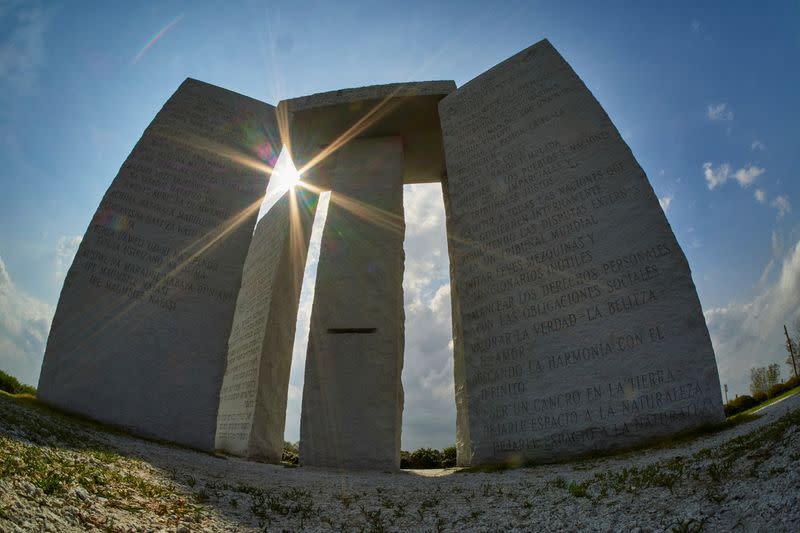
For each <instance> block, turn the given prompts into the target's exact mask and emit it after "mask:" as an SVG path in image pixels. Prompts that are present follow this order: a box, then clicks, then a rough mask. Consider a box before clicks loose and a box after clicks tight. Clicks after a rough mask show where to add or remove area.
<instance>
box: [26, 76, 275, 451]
mask: <svg viewBox="0 0 800 533" xmlns="http://www.w3.org/2000/svg"><path fill="white" fill-rule="evenodd" d="M279 151H280V141H279V139H278V132H277V127H276V120H275V108H274V107H273V106H270V105H267V104H264V103H262V102H259V101H257V100H253V99H251V98H247V97H245V96H241V95H239V94H236V93H233V92H230V91H227V90H225V89H221V88H219V87H214V86H213V85H208V84H205V83H202V82H199V81H196V80H191V79H187V80H186V81H185V82H184V83H183V84H182V85H181V86H180V88H179V89H178V90H177V91H176V92H175V94H174V95H173V96H172V97H171V98H170V99H169V100H168V101H167V103H166V104H165V105H164V107H163V108H162V109H161V111H160V112H159V113H158V115H157V116H156V118H155V119H154V120H153V122H152V123H151V124H150V126H149V127H148V128H147V130H145V132H144V134H143V136H142V138H141V139H140V140H139V142H138V143H137V144H136V146H135V147H134V149H133V151H132V152H131V154H130V155H129V156H128V159H127V160H126V161H125V163H124V164H123V165H122V168H121V169H120V171H119V173H118V174H117V176H116V178H115V179H114V181H113V183H112V184H111V186H110V187H109V189H108V191H107V192H106V194H105V196H104V197H103V200H102V201H101V203H100V206H99V208H98V209H97V212H96V214H95V215H94V218H93V219H92V221H91V223H90V225H89V228H88V229H87V231H86V234H85V236H84V238H83V242H82V243H81V245H80V247H79V249H78V252H77V255H76V256H75V260H74V262H73V264H72V266H71V268H70V270H69V272H68V273H67V277H66V280H65V282H64V288H63V289H62V291H61V298H60V300H59V303H58V308H57V310H56V314H55V317H54V319H53V324H52V327H51V329H50V336H49V339H48V343H47V350H46V353H45V358H44V364H43V366H42V371H41V376H40V379H39V398H40V399H41V400H43V401H45V402H47V403H50V404H53V405H56V406H58V407H61V408H63V409H66V410H69V411H74V412H77V413H81V414H83V415H86V416H89V417H92V418H95V419H98V420H101V421H103V422H107V423H112V424H116V425H119V426H124V427H126V428H128V429H129V430H130V431H132V432H134V433H137V434H141V435H145V436H149V437H155V438H159V439H165V440H169V441H174V442H178V443H181V444H185V445H189V446H193V447H197V448H203V449H211V448H212V447H213V445H214V432H215V428H216V416H217V406H218V405H217V404H218V399H219V390H220V383H221V380H222V373H223V368H224V359H225V353H226V343H227V340H228V336H229V334H230V329H231V323H232V319H233V313H234V307H235V304H236V292H237V290H238V288H239V285H240V282H241V275H242V265H243V263H244V260H245V255H246V253H247V249H248V246H249V242H250V238H251V235H252V232H253V227H254V225H255V222H256V217H257V214H258V209H259V206H260V202H261V199H262V198H263V195H264V191H265V189H266V182H267V180H266V178H265V176H266V174H265V171H264V170H265V168H266V167H267V166H268V165H269V164H272V163H274V160H275V159H277V155H278V153H279Z"/></svg>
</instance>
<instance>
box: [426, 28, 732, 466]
mask: <svg viewBox="0 0 800 533" xmlns="http://www.w3.org/2000/svg"><path fill="white" fill-rule="evenodd" d="M439 111H440V115H441V119H442V130H443V133H444V145H445V155H446V160H447V169H448V178H447V181H446V183H445V184H444V190H445V205H446V207H447V210H448V217H447V228H448V237H449V248H450V261H451V282H452V286H451V293H452V295H453V296H452V297H453V330H454V344H455V379H456V405H457V411H458V423H457V427H458V436H457V439H458V455H459V463H460V464H470V463H480V462H486V461H494V460H507V459H511V458H521V459H544V460H547V459H555V458H564V457H569V456H575V455H579V454H582V453H586V452H590V451H594V450H608V449H614V448H618V447H623V446H629V445H633V444H636V443H639V442H642V441H644V440H647V439H650V438H653V437H657V436H659V435H665V434H670V433H675V432H677V431H680V430H683V429H687V428H691V427H694V426H698V425H701V424H704V423H708V422H717V421H719V420H721V419H722V408H721V397H720V390H719V378H718V375H717V368H716V364H715V360H714V352H713V350H712V347H711V342H710V340H709V336H708V330H707V328H706V324H705V320H704V318H703V315H702V311H701V308H700V304H699V301H698V298H697V294H696V292H695V288H694V284H693V283H692V278H691V274H690V271H689V266H688V264H687V262H686V258H685V257H684V254H683V252H682V251H681V249H680V247H679V245H678V243H677V241H676V240H675V237H674V235H673V233H672V231H671V229H670V227H669V224H668V223H667V220H666V218H665V216H664V213H663V212H662V210H661V208H660V206H659V203H658V200H657V198H656V196H655V194H654V193H653V189H652V187H651V186H650V183H649V182H648V180H647V177H646V176H645V174H644V172H643V171H642V169H641V167H640V166H639V165H638V164H637V162H636V160H635V159H634V158H633V155H632V154H631V151H630V149H629V148H628V146H627V145H626V144H625V142H624V141H623V140H622V138H621V137H620V135H619V133H618V131H617V129H616V128H615V127H614V125H613V124H612V123H611V121H610V120H609V118H608V116H607V115H606V113H605V112H604V111H603V109H602V107H600V105H599V104H598V103H597V101H596V100H595V99H594V97H593V96H592V94H591V93H590V92H589V90H588V89H587V88H586V86H585V85H584V84H583V82H581V80H580V79H579V78H578V76H577V75H576V74H575V72H573V70H572V69H571V68H570V66H569V65H568V64H567V63H566V62H565V61H564V60H563V59H562V58H561V56H560V55H559V54H558V52H556V51H555V49H554V48H553V47H552V46H551V45H550V44H549V43H548V42H547V41H542V42H540V43H538V44H536V45H534V46H532V47H530V48H528V49H527V50H524V51H522V52H520V53H519V54H517V55H515V56H513V57H511V58H510V59H508V60H506V61H504V62H503V63H501V64H499V65H497V66H496V67H494V68H492V69H491V70H489V71H488V72H486V73H484V74H482V75H481V76H479V77H478V78H476V79H474V80H472V81H471V82H469V83H467V84H466V85H465V86H463V87H461V88H460V89H458V91H456V92H455V93H453V94H451V95H449V96H448V97H446V98H445V99H444V100H442V101H441V103H440V104H439Z"/></svg>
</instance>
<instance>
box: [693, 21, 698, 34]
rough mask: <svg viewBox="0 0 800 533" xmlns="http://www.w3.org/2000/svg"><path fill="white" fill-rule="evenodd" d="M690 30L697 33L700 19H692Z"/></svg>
mask: <svg viewBox="0 0 800 533" xmlns="http://www.w3.org/2000/svg"><path fill="white" fill-rule="evenodd" d="M692 31H693V32H695V33H698V32H699V31H700V21H699V20H697V19H695V20H693V21H692Z"/></svg>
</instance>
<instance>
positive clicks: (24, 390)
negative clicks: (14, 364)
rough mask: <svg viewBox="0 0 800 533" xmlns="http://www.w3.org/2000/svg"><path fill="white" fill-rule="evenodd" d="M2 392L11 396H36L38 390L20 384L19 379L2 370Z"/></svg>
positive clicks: (0, 387)
mask: <svg viewBox="0 0 800 533" xmlns="http://www.w3.org/2000/svg"><path fill="white" fill-rule="evenodd" d="M0 390H2V391H5V392H7V393H9V394H31V395H33V396H36V389H35V388H33V387H31V386H30V385H25V384H24V383H20V382H19V380H17V378H15V377H14V376H12V375H9V374H6V373H5V372H3V371H2V370H0Z"/></svg>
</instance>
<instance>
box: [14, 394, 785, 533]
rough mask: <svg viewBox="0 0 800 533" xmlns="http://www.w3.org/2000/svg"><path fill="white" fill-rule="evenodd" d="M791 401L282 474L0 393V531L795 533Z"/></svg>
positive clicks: (275, 468) (282, 469) (289, 470)
mask: <svg viewBox="0 0 800 533" xmlns="http://www.w3.org/2000/svg"><path fill="white" fill-rule="evenodd" d="M798 462H800V395H796V396H794V397H791V398H789V399H787V400H784V401H782V402H780V403H778V404H776V405H774V406H770V407H769V408H767V409H765V410H764V411H762V412H761V413H760V416H759V417H758V418H757V419H754V420H751V421H748V422H746V423H743V424H739V425H737V426H735V427H732V428H729V429H726V430H724V431H721V432H717V433H714V434H712V435H709V436H705V437H699V438H696V439H694V440H690V441H687V442H683V443H682V444H680V445H677V446H674V447H670V448H658V449H648V450H644V451H639V452H635V453H628V454H625V455H617V456H613V457H608V458H603V459H593V460H589V461H579V462H571V463H565V464H558V465H542V466H536V467H531V468H520V469H514V470H505V471H499V472H483V473H466V472H459V471H458V470H457V469H449V470H434V471H404V472H401V473H394V474H388V473H363V472H362V473H351V472H338V471H334V470H323V469H312V468H307V467H306V468H303V467H300V468H287V467H284V466H279V465H267V464H261V463H253V462H247V461H243V460H240V459H235V458H224V457H219V456H214V455H210V454H204V453H199V452H194V451H190V450H186V449H182V448H178V447H173V446H167V445H160V444H156V443H152V442H148V441H144V440H141V439H136V438H132V437H129V436H126V435H124V434H120V433H115V432H109V431H106V430H104V429H103V428H101V427H99V426H95V425H93V424H89V423H86V422H82V421H79V420H76V419H73V418H69V417H65V416H62V415H60V414H57V413H54V412H52V411H49V410H47V409H46V408H43V407H41V406H39V405H38V404H36V403H35V402H34V401H32V400H23V399H16V398H11V397H9V396H7V395H2V394H0V531H3V532H5V531H9V532H16V531H86V530H90V531H93V530H102V531H174V532H188V531H262V530H263V531H301V530H302V531H376V532H378V531H492V532H494V531H543V530H554V531H561V530H569V531H572V530H593V531H687V532H689V531H720V530H725V531H728V530H742V531H800V471H799V470H798Z"/></svg>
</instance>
